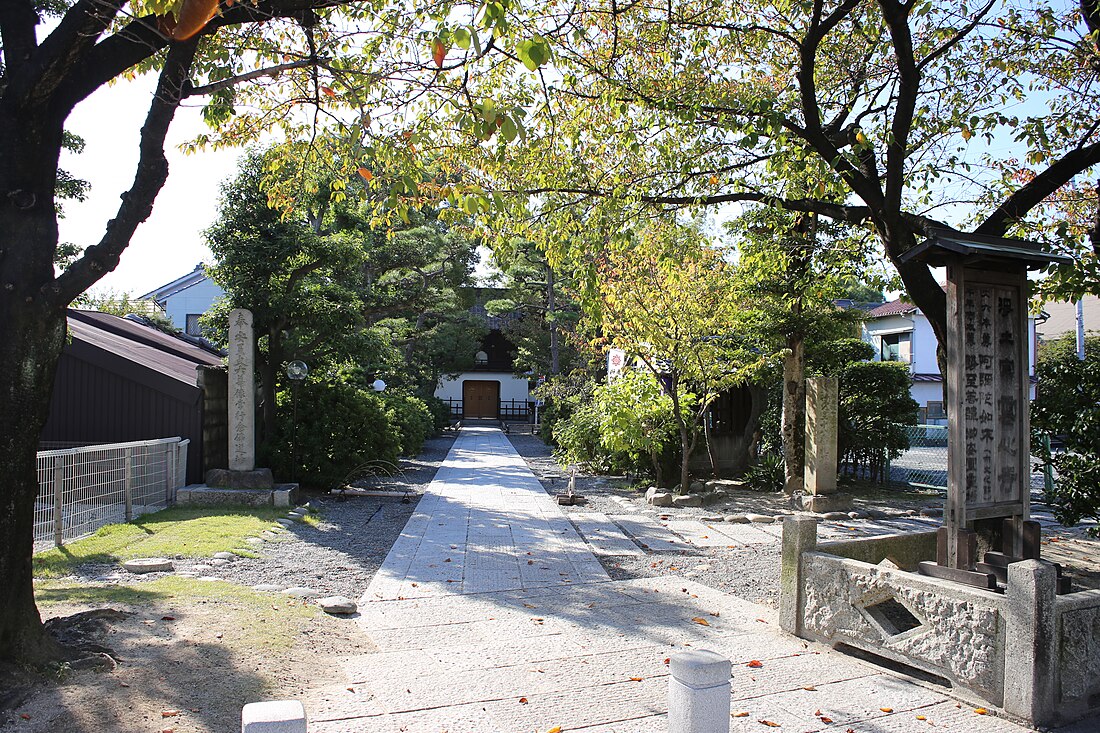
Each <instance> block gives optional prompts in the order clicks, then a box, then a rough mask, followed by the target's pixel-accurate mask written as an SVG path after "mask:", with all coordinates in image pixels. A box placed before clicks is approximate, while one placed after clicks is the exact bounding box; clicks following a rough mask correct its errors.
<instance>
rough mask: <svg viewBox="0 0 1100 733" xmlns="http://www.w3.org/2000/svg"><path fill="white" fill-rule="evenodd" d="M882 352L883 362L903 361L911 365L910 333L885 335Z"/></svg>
mask: <svg viewBox="0 0 1100 733" xmlns="http://www.w3.org/2000/svg"><path fill="white" fill-rule="evenodd" d="M880 338H881V339H882V350H881V351H880V356H879V358H880V359H881V360H882V361H903V362H905V363H909V361H910V347H909V343H910V339H911V338H912V335H911V334H908V333H887V334H883V335H882V336H881V337H880Z"/></svg>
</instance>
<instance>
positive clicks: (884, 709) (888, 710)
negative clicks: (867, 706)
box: [879, 708, 894, 713]
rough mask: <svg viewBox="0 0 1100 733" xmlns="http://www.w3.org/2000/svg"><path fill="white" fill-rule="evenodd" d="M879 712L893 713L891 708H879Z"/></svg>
mask: <svg viewBox="0 0 1100 733" xmlns="http://www.w3.org/2000/svg"><path fill="white" fill-rule="evenodd" d="M879 710H881V711H882V712H884V713H892V712H894V709H893V708H879Z"/></svg>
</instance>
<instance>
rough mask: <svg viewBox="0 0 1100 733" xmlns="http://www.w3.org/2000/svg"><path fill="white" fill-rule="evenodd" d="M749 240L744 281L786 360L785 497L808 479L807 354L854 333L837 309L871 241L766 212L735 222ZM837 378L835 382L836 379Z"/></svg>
mask: <svg viewBox="0 0 1100 733" xmlns="http://www.w3.org/2000/svg"><path fill="white" fill-rule="evenodd" d="M728 229H729V230H730V231H731V232H733V233H740V234H741V235H742V242H741V244H740V248H739V254H740V258H739V260H738V271H737V281H738V287H739V290H740V292H741V299H742V301H743V302H745V303H746V304H748V307H750V308H752V309H753V311H754V314H755V318H754V322H755V326H754V327H755V328H756V329H757V330H758V331H759V332H760V336H761V338H762V339H763V340H766V341H769V342H771V343H772V344H773V349H774V350H775V351H779V352H782V354H783V385H782V411H781V420H780V434H781V436H782V444H783V458H784V474H785V482H784V487H785V491H786V493H788V494H793V493H796V492H798V491H800V490H801V489H802V480H803V475H804V473H805V462H806V461H805V429H806V428H805V426H806V415H805V412H806V346H807V342H808V341H811V342H823V341H832V340H834V339H836V338H839V337H840V336H841V335H843V332H844V331H845V330H847V329H849V328H851V327H852V326H853V325H854V324H855V323H856V321H857V320H858V318H859V317H860V315H861V314H860V313H859V312H858V311H844V310H842V309H840V308H838V307H837V306H836V304H835V302H834V301H835V299H836V298H839V297H840V295H841V292H842V288H843V286H844V283H845V280H846V279H852V278H855V277H858V276H860V275H863V274H864V272H865V270H866V269H867V267H868V265H869V259H870V258H869V252H868V251H867V246H866V243H865V241H861V239H860V238H858V237H851V238H847V239H846V238H845V237H844V236H843V232H841V231H839V230H838V227H836V226H835V225H830V224H829V223H828V222H827V221H826V222H820V223H819V221H818V219H817V217H816V216H815V215H813V214H806V215H801V216H795V215H793V214H790V213H789V212H785V211H783V210H781V209H772V208H761V209H757V210H755V211H751V212H748V213H746V214H745V215H743V216H742V217H740V218H738V219H737V220H735V221H733V222H730V224H729V225H728ZM834 376H835V375H834Z"/></svg>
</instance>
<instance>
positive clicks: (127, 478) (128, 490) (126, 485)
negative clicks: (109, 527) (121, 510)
mask: <svg viewBox="0 0 1100 733" xmlns="http://www.w3.org/2000/svg"><path fill="white" fill-rule="evenodd" d="M123 456H124V460H125V461H126V468H125V471H124V473H123V479H122V500H123V501H124V502H126V521H127V522H129V521H130V520H131V519H133V518H134V449H133V448H127V449H126V450H125V451H123Z"/></svg>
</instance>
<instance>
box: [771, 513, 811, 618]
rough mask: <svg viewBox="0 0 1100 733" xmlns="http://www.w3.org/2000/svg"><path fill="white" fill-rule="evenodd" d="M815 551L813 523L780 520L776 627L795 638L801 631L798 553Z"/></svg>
mask: <svg viewBox="0 0 1100 733" xmlns="http://www.w3.org/2000/svg"><path fill="white" fill-rule="evenodd" d="M816 549H817V520H816V519H815V518H813V517H808V516H795V517H785V518H784V519H783V558H782V563H783V564H782V568H781V570H780V575H779V628H781V629H783V630H784V631H786V632H787V633H788V634H795V635H796V636H797V635H798V633H799V631H801V629H802V622H801V614H802V574H801V568H802V553H803V552H813V551H814V550H816Z"/></svg>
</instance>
